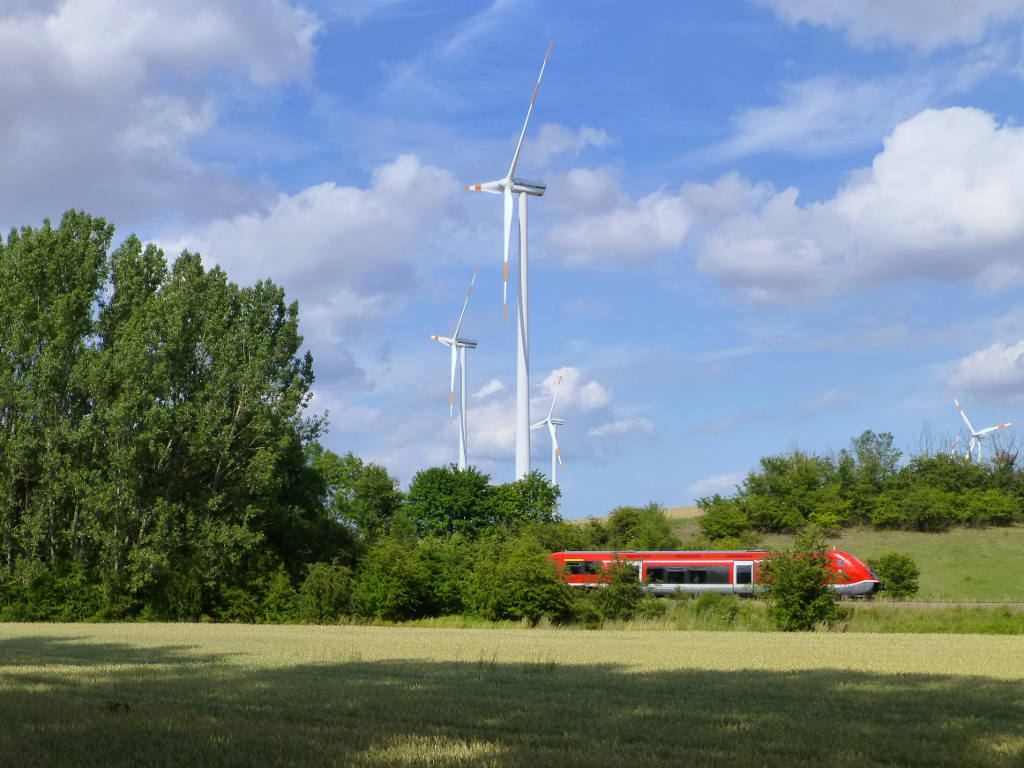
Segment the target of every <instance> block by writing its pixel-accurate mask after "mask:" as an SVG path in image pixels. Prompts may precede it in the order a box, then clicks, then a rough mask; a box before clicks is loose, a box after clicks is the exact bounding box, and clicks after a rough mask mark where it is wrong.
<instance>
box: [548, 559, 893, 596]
mask: <svg viewBox="0 0 1024 768" xmlns="http://www.w3.org/2000/svg"><path fill="white" fill-rule="evenodd" d="M826 555H827V556H828V568H829V570H831V571H833V572H834V573H835V582H834V585H833V586H834V587H835V590H836V592H838V593H839V594H841V595H850V596H856V597H866V596H868V595H873V594H874V593H875V592H877V591H878V590H879V589H881V588H882V584H881V582H879V581H878V579H877V578H876V577H875V574H874V573H872V571H871V569H870V568H868V566H867V564H866V563H864V561H862V560H859V559H858V558H856V557H854V556H853V555H851V554H849V553H848V552H840V551H838V550H835V549H832V550H829V551H828V552H827V553H826ZM767 556H768V553H767V552H757V551H749V552H740V551H729V552H634V551H625V552H555V553H554V554H552V555H550V556H549V559H550V560H551V561H552V562H553V563H555V564H556V565H557V566H558V568H559V570H560V571H561V573H562V576H563V578H564V579H565V580H566V582H568V583H569V584H571V585H573V586H587V585H594V584H600V583H601V575H602V573H603V571H604V569H605V567H606V566H608V565H611V564H612V563H614V562H615V561H616V560H618V561H625V562H627V563H629V564H630V565H632V566H633V567H634V568H636V569H637V573H639V575H640V581H641V582H642V583H643V584H644V587H645V588H646V589H647V590H648V591H649V592H652V593H654V594H656V595H670V594H673V593H675V592H687V593H692V594H699V593H701V592H725V593H730V594H732V593H735V594H739V595H750V594H753V592H754V589H755V584H756V583H757V575H758V564H759V563H760V562H761V561H762V560H764V559H765V558H766V557H767Z"/></svg>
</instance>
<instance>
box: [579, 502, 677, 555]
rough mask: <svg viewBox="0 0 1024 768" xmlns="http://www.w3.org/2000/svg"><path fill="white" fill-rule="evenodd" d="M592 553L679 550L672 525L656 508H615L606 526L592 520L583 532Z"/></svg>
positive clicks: (654, 505)
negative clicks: (588, 540) (598, 550)
mask: <svg viewBox="0 0 1024 768" xmlns="http://www.w3.org/2000/svg"><path fill="white" fill-rule="evenodd" d="M586 530H587V533H588V535H589V537H590V546H591V547H593V548H594V549H614V550H630V549H633V550H659V549H675V548H677V547H678V546H679V537H677V536H676V535H675V533H674V531H673V528H672V522H671V521H670V520H669V519H668V518H667V517H665V509H664V507H662V506H661V505H660V504H656V503H655V502H653V501H652V502H650V503H649V504H647V505H646V506H643V507H631V506H624V507H616V508H615V509H613V510H612V512H611V514H610V515H609V516H608V520H607V522H606V523H604V524H601V522H600V521H597V520H594V521H592V524H590V525H589V527H588V528H587V529H586Z"/></svg>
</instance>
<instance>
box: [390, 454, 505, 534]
mask: <svg viewBox="0 0 1024 768" xmlns="http://www.w3.org/2000/svg"><path fill="white" fill-rule="evenodd" d="M489 482H490V477H488V476H487V475H485V474H483V473H482V472H480V471H478V470H477V469H476V468H475V467H468V468H467V469H459V468H458V467H456V466H455V465H454V464H451V465H449V466H447V467H431V468H429V469H424V470H420V471H419V472H417V473H416V474H415V475H414V476H413V479H412V482H411V483H409V492H408V494H407V495H406V514H407V515H408V516H409V519H410V520H411V521H412V522H413V523H414V524H415V526H416V529H417V531H418V532H419V533H420V534H421V535H424V536H449V535H451V534H453V533H461V534H462V535H464V536H470V537H472V536H475V535H476V534H477V533H479V532H480V531H483V530H486V529H487V528H488V527H490V526H491V525H492V524H493V523H494V522H495V520H494V516H493V509H492V505H491V504H490V499H489V498H488V494H489V491H490V485H489Z"/></svg>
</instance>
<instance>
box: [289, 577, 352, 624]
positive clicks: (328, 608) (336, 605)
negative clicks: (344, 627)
mask: <svg viewBox="0 0 1024 768" xmlns="http://www.w3.org/2000/svg"><path fill="white" fill-rule="evenodd" d="M354 589H355V582H354V580H353V578H352V570H351V569H350V568H346V567H345V566H344V565H337V564H328V563H312V564H311V565H309V566H308V568H307V573H306V578H305V579H304V580H303V582H302V586H301V587H299V597H298V611H297V615H298V619H299V621H302V622H307V623H310V624H327V623H331V622H336V621H338V620H339V619H341V618H342V617H344V616H347V615H348V614H349V613H350V611H351V608H352V596H353V592H354Z"/></svg>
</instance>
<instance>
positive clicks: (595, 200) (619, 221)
mask: <svg viewBox="0 0 1024 768" xmlns="http://www.w3.org/2000/svg"><path fill="white" fill-rule="evenodd" d="M560 181H562V182H565V188H564V189H563V190H562V191H560V192H558V193H557V195H559V196H558V197H557V207H558V209H559V210H561V211H565V212H566V213H567V214H568V213H569V212H571V211H580V210H582V211H583V213H581V214H577V215H571V214H569V215H567V216H566V217H565V219H566V220H564V221H559V222H558V223H556V224H554V225H553V226H551V227H550V228H549V229H548V230H547V231H546V232H544V233H543V235H542V237H543V239H544V242H545V243H546V244H547V246H548V247H550V248H552V249H553V250H554V251H555V253H556V255H558V256H560V257H561V258H562V260H563V261H564V262H565V263H566V264H568V265H570V266H587V265H592V264H600V263H608V262H618V263H624V264H632V265H635V264H647V263H650V262H651V261H653V260H654V258H655V257H656V256H657V255H658V254H660V253H665V252H668V251H672V250H675V249H677V248H679V247H680V246H681V245H682V244H683V242H684V240H685V239H686V238H687V236H688V235H689V234H690V232H691V228H692V227H693V226H694V225H695V224H698V223H700V224H704V225H706V224H707V223H709V222H713V221H716V220H718V219H720V218H722V217H726V216H730V215H733V214H736V213H737V212H739V211H743V210H749V209H750V208H752V207H754V206H756V205H757V204H759V203H760V202H762V201H763V200H765V199H766V198H768V197H770V196H771V194H772V188H771V186H770V185H768V184H751V183H749V182H747V181H746V180H744V179H742V178H741V177H740V176H739V174H737V173H735V172H732V173H727V174H725V175H723V176H722V177H720V178H719V179H717V180H716V181H715V182H714V183H712V184H698V183H693V182H688V183H686V184H683V185H682V186H681V187H680V188H679V190H678V191H677V192H674V193H673V192H671V191H667V190H658V191H657V192H653V193H651V194H649V195H645V196H644V197H641V198H639V199H636V200H634V199H632V198H630V197H629V196H628V195H626V194H625V193H623V192H622V191H621V190H620V189H619V186H618V182H617V180H616V179H615V177H614V175H613V174H612V173H611V172H610V171H608V170H607V169H598V170H592V169H585V168H577V169H574V170H572V171H570V172H569V173H567V174H565V175H564V176H563V177H562V179H560ZM553 197H555V195H553Z"/></svg>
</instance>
